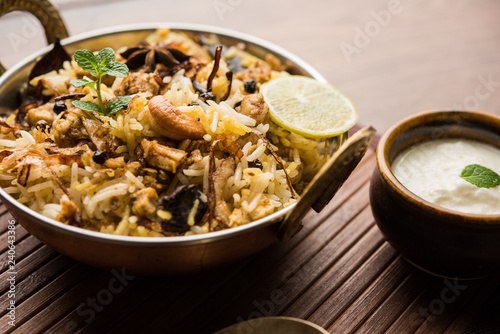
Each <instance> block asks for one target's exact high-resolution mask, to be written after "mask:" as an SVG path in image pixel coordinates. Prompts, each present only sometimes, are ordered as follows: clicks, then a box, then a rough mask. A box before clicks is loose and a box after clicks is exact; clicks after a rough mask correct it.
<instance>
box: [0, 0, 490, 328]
mask: <svg viewBox="0 0 500 334" xmlns="http://www.w3.org/2000/svg"><path fill="white" fill-rule="evenodd" d="M56 4H57V6H58V7H59V8H60V10H61V13H62V17H63V19H64V20H65V21H66V24H67V26H68V30H69V31H70V34H77V33H80V32H84V31H89V30H93V29H96V28H101V27H107V26H113V25H117V24H126V23H128V22H148V21H164V22H168V21H183V22H195V23H202V24H210V25H216V26H222V27H226V28H231V29H235V30H239V31H242V32H245V33H249V34H253V35H256V36H258V37H261V38H264V39H267V40H269V41H271V42H274V43H275V44H278V45H280V46H282V47H284V48H286V49H288V50H290V51H292V52H293V53H295V54H297V55H298V56H300V57H301V58H303V59H304V60H306V61H307V62H309V63H310V64H311V65H312V66H314V67H315V68H316V69H318V70H319V72H320V73H322V74H323V75H324V76H325V77H326V78H327V79H328V80H329V82H331V83H332V84H333V85H335V86H337V87H338V88H339V89H340V90H341V91H343V92H344V93H346V94H347V95H348V96H350V97H351V98H352V100H353V101H354V102H355V104H356V105H357V106H358V108H359V111H360V123H361V124H364V125H368V124H371V125H373V126H375V127H376V128H377V129H378V130H379V132H380V133H382V132H383V131H385V130H386V129H387V128H388V127H389V126H390V125H391V124H393V123H394V122H396V121H397V120H399V119H401V118H402V117H404V116H407V115H410V114H413V113H415V112H418V111H421V110H426V109H436V108H441V109H445V108H448V109H479V110H484V111H488V112H492V113H496V114H500V108H499V107H500V90H499V88H500V67H499V65H498V64H499V62H498V60H499V56H500V43H499V41H500V25H499V24H498V18H497V17H498V13H500V2H498V1H495V0H482V1H480V2H479V1H472V0H449V1H444V0H443V1H433V2H430V1H418V0H413V1H412V0H400V1H397V0H394V1H383V0H373V1H362V0H353V1H349V2H347V1H321V0H309V1H307V2H303V1H300V2H299V1H286V2H285V1H264V0H256V1H243V0H210V1H208V0H207V1H194V0H193V1H184V2H181V1H173V0H167V1H160V0H154V1H153V0H151V1H107V2H103V1H95V0H87V1H83V0H58V1H56ZM138 8H140V9H142V10H138ZM0 21H1V22H0V31H1V32H2V33H1V34H0V45H2V48H0V60H1V61H2V62H3V63H4V64H5V65H6V66H7V67H10V66H12V65H13V64H15V63H16V62H17V61H18V60H19V59H21V58H22V57H24V56H27V55H29V54H30V53H31V52H33V51H35V50H36V49H38V48H40V47H41V46H43V45H44V41H43V34H42V33H41V31H40V28H39V26H38V25H37V23H33V19H32V18H31V17H30V16H25V15H20V14H16V13H13V14H9V15H7V16H6V17H4V18H2V20H0ZM374 163H375V160H374V153H373V151H369V153H368V154H367V156H366V157H365V159H364V160H363V162H362V163H361V164H360V166H359V167H358V168H357V170H356V172H355V174H354V175H353V176H352V177H351V178H350V180H349V181H348V182H347V183H346V184H345V185H344V187H343V188H342V189H341V191H340V192H339V194H338V195H337V196H336V197H335V199H334V200H333V201H332V202H331V203H330V205H329V206H328V207H327V208H326V209H325V210H324V211H323V212H322V213H321V214H319V215H318V214H314V213H310V214H309V215H308V216H307V217H306V219H305V221H304V222H305V227H304V229H303V230H302V231H301V232H300V233H299V234H298V235H297V236H296V237H295V238H294V239H292V240H291V241H290V242H287V243H277V244H275V245H273V246H271V247H270V248H269V249H267V250H265V251H264V252H262V253H260V254H258V255H256V256H254V257H252V258H250V259H248V260H246V261H243V262H241V263H238V264H236V265H233V266H230V267H227V268H223V269H219V270H216V271H213V272H210V273H206V274H199V275H193V276H188V277H181V278H148V277H129V276H125V277H124V278H123V277H122V283H123V285H122V287H123V289H117V290H119V291H118V292H116V293H109V288H108V285H109V282H110V280H111V279H112V278H113V277H114V275H118V274H117V273H114V274H113V273H110V272H105V271H101V270H97V269H93V268H90V267H87V266H85V265H82V264H79V263H76V262H75V261H73V260H70V259H68V258H66V257H65V256H62V255H60V254H57V253H56V252H54V251H53V250H51V249H49V248H48V247H46V246H44V245H43V244H41V243H40V242H39V241H38V240H37V239H35V238H34V237H33V236H31V235H29V233H27V232H26V231H25V230H24V229H23V228H22V227H21V226H17V227H16V245H17V246H16V252H17V253H16V261H17V268H16V269H17V275H16V303H17V304H16V305H17V308H16V324H17V325H16V327H11V326H9V325H8V320H9V319H8V313H7V309H6V308H7V305H8V304H7V303H8V298H7V294H8V289H9V282H8V281H7V279H8V278H9V274H8V270H7V259H8V255H7V226H8V224H9V221H10V220H11V219H12V218H11V216H10V214H8V213H7V212H6V211H5V207H4V206H0V233H1V235H0V251H1V252H2V254H1V255H0V265H1V268H0V269H1V271H0V294H1V299H0V305H1V307H0V333H4V332H14V333H37V332H49V333H69V332H76V331H81V332H82V333H105V332H111V333H134V332H139V333H210V332H213V331H215V330H218V329H221V328H222V327H224V326H226V325H230V324H233V323H236V322H238V321H241V320H243V319H248V318H249V317H250V318H252V317H256V316H259V315H264V316H269V315H286V316H293V317H299V318H303V319H308V320H310V321H313V322H315V323H317V324H319V325H321V326H323V327H325V328H326V329H328V330H329V331H330V332H332V333H347V332H355V331H358V332H360V333H379V332H384V331H387V332H391V333H407V332H408V333H410V332H419V333H461V332H464V331H465V332H466V333H476V332H480V331H481V330H483V332H484V330H487V329H488V328H489V330H490V332H491V333H498V332H500V325H499V323H498V320H497V319H498V314H497V313H492V311H491V309H492V308H491V306H492V305H493V306H494V305H496V304H497V303H496V302H494V301H495V300H498V298H499V297H500V293H498V290H496V288H497V287H498V283H499V279H498V277H490V278H485V279H482V280H474V281H467V282H457V281H453V280H444V279H442V278H437V277H432V276H429V275H427V274H425V273H423V272H421V271H419V270H417V269H415V268H413V267H412V266H410V265H409V264H408V263H406V262H405V261H404V259H402V258H401V257H400V256H399V254H398V253H397V252H396V251H395V250H394V249H392V248H391V247H390V246H389V245H388V244H387V243H386V242H385V241H384V239H383V237H382V235H381V234H380V232H379V230H378V229H377V227H376V225H375V223H374V220H373V217H372V215H371V211H370V207H369V200H368V186H369V178H370V175H371V171H372V170H373V168H374ZM450 286H452V287H454V289H453V291H454V292H455V295H456V298H452V299H453V301H450V300H449V299H446V300H444V299H443V291H444V290H445V289H450ZM447 291H448V290H447ZM495 291H496V292H495ZM108 297H109V298H108Z"/></svg>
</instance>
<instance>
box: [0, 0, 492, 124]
mask: <svg viewBox="0 0 500 334" xmlns="http://www.w3.org/2000/svg"><path fill="white" fill-rule="evenodd" d="M53 2H54V3H55V4H56V5H57V6H58V7H59V8H60V11H61V13H62V17H63V19H64V20H65V22H66V25H67V26H68V29H69V32H70V34H72V35H74V34H78V33H81V32H85V31H90V30H93V29H97V28H102V27H108V26H113V25H119V24H126V23H129V22H153V21H160V22H169V21H177V22H194V23H201V24H210V25H215V26H220V27H226V28H230V29H234V30H239V31H242V32H245V33H249V34H253V35H256V36H258V37H261V38H264V39H266V40H269V41H271V42H273V43H275V44H278V45H279V46H281V47H284V48H285V49H288V50H289V51H291V52H293V53H295V54H297V55H298V56H299V57H301V58H303V59H304V60H306V61H307V62H309V63H310V64H311V65H312V66H314V67H315V68H316V69H317V70H319V72H320V73H322V74H323V75H324V76H325V77H326V78H327V79H328V81H329V82H330V83H331V84H333V85H334V86H336V87H338V88H339V89H340V90H341V91H343V92H344V93H345V94H347V95H348V96H349V97H351V99H352V100H353V101H354V103H355V104H356V105H357V106H358V109H359V111H360V122H361V123H362V124H365V125H367V124H371V125H373V126H375V127H376V128H377V129H378V130H379V131H380V132H383V131H385V130H386V129H387V128H388V127H389V126H390V125H391V124H393V123H394V122H396V121H397V120H399V119H400V118H402V117H404V116H406V115H410V114H412V113H415V112H418V111H422V110H426V109H435V108H454V109H457V108H458V109H480V110H483V111H489V112H493V113H497V114H500V108H499V107H500V89H499V88H500V67H499V65H498V61H499V59H500V43H499V42H500V25H499V24H498V14H499V13H500V2H499V1H495V0H480V1H473V0H448V1H444V0H441V1H439V0H438V1H423V0H392V1H391V0H372V1H366V0H364V1H363V0H351V1H337V0H336V1H325V0H308V1H264V0H253V1H250V0H203V1H202V0H191V1H178V0H176V1H173V0H166V1H165V0H163V1H160V0H150V1H106V3H104V1H93V0H87V1H83V0H58V1H53ZM377 17H378V20H377ZM33 20H34V19H33V18H32V17H30V16H29V15H26V16H21V15H19V14H15V13H12V14H9V15H8V16H6V17H4V18H3V19H2V20H1V21H0V31H1V34H0V45H2V47H1V48H0V59H1V60H2V61H3V62H4V63H5V65H6V66H7V67H8V66H12V65H13V64H14V63H16V62H17V61H18V60H19V59H22V58H23V57H24V56H27V55H29V54H30V53H31V52H33V51H35V50H37V49H38V48H40V47H41V46H43V45H44V43H45V41H44V38H43V34H42V33H41V32H40V28H39V25H38V23H35V24H33ZM33 27H34V28H33ZM363 35H364V37H363ZM342 47H343V48H344V49H349V50H350V51H351V53H349V52H347V53H346V52H343V51H342ZM346 54H347V57H346ZM487 81H490V82H492V84H490V85H485V84H484V82H487Z"/></svg>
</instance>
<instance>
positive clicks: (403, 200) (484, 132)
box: [370, 111, 500, 278]
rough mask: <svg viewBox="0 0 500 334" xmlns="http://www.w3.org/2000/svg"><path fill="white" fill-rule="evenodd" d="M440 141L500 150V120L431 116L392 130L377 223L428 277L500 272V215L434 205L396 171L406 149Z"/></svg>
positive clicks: (381, 153)
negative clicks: (455, 140) (459, 141)
mask: <svg viewBox="0 0 500 334" xmlns="http://www.w3.org/2000/svg"><path fill="white" fill-rule="evenodd" d="M440 138H466V139H472V140H477V141H481V142H484V143H488V144H490V145H493V146H495V147H497V148H499V149H500V118H499V117H498V116H495V115H491V114H487V113H483V112H466V111H428V112H423V113H420V114H417V115H415V116H411V117H408V118H406V119H403V120H401V121H400V122H398V123H397V124H395V125H394V126H392V127H391V128H390V129H389V130H388V131H387V132H386V133H385V134H384V135H383V136H382V138H381V140H380V142H379V144H378V147H377V154H376V155H377V167H376V168H375V170H374V172H373V176H372V182H371V186H370V201H371V207H372V212H373V215H374V217H375V221H376V222H377V224H378V226H379V228H380V229H381V231H382V233H383V234H384V236H385V237H386V238H387V240H388V241H389V243H390V244H391V245H392V246H393V247H394V248H396V249H397V250H399V251H400V252H401V254H402V255H403V256H404V257H405V258H406V259H407V260H408V261H409V262H411V263H412V264H413V265H415V266H417V267H419V268H421V269H423V270H425V271H427V272H430V273H432V274H435V275H439V276H444V277H451V278H457V277H458V278H478V277H482V276H485V275H489V274H492V273H495V272H498V271H500V216H499V215H479V214H466V213H460V212H458V211H454V210H449V209H445V208H443V207H441V206H438V205H435V204H432V203H430V202H428V201H426V200H424V199H422V198H420V197H418V196H416V195H415V194H413V193H412V192H411V191H409V190H408V189H407V188H406V187H405V186H403V184H401V183H400V182H399V181H398V180H397V178H396V177H395V176H394V174H393V172H392V170H391V163H392V162H393V161H394V159H395V157H396V156H397V155H398V154H399V153H400V152H402V151H403V150H405V149H406V148H408V147H410V146H412V145H414V144H417V143H420V142H423V141H428V140H435V139H440ZM499 205H500V203H499Z"/></svg>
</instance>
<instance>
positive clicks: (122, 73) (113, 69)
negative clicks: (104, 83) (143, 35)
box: [104, 61, 128, 78]
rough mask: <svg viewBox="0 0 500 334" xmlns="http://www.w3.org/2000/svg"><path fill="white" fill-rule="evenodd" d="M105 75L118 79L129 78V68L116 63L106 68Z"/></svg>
mask: <svg viewBox="0 0 500 334" xmlns="http://www.w3.org/2000/svg"><path fill="white" fill-rule="evenodd" d="M104 73H106V74H108V75H112V76H114V77H118V78H125V77H128V67H127V65H125V64H124V63H120V62H119V61H114V62H112V63H109V64H108V65H107V66H106V67H105V68H104Z"/></svg>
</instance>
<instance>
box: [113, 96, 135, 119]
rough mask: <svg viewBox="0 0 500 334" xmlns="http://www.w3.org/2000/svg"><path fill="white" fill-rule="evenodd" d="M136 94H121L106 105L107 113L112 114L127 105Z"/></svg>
mask: <svg viewBox="0 0 500 334" xmlns="http://www.w3.org/2000/svg"><path fill="white" fill-rule="evenodd" d="M134 96H135V95H127V96H121V97H119V98H117V99H114V100H112V101H110V102H109V103H108V104H107V105H106V115H108V116H109V115H112V114H114V113H115V112H118V111H120V110H122V109H123V107H125V106H127V105H128V104H129V103H130V101H131V100H132V98H133V97H134Z"/></svg>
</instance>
